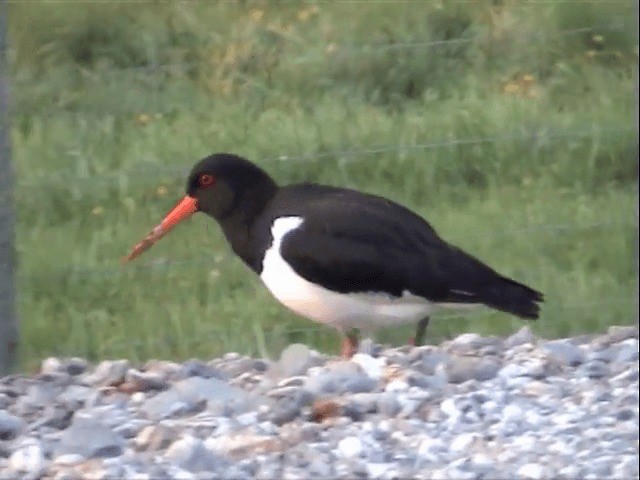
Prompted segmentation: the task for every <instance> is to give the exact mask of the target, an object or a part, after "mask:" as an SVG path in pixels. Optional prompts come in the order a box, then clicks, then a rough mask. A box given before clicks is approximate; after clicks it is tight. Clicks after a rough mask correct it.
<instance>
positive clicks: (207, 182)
mask: <svg viewBox="0 0 640 480" xmlns="http://www.w3.org/2000/svg"><path fill="white" fill-rule="evenodd" d="M215 181H216V178H215V177H214V176H213V175H210V174H208V173H203V174H202V175H200V178H199V179H198V183H199V184H200V186H201V187H204V188H206V187H210V186H212V185H213V184H214V183H215Z"/></svg>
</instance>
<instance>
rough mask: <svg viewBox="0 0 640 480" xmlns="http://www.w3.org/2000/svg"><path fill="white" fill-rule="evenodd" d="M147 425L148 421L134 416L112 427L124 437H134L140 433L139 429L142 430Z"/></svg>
mask: <svg viewBox="0 0 640 480" xmlns="http://www.w3.org/2000/svg"><path fill="white" fill-rule="evenodd" d="M148 425H149V421H147V420H143V419H141V418H135V419H133V420H130V421H128V422H125V423H123V424H122V425H119V426H117V427H116V428H114V429H113V431H114V432H115V433H117V434H118V435H121V436H122V437H124V438H134V437H135V436H136V435H138V434H139V433H140V431H142V429H144V428H145V427H147V426H148Z"/></svg>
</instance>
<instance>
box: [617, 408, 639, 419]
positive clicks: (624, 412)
mask: <svg viewBox="0 0 640 480" xmlns="http://www.w3.org/2000/svg"><path fill="white" fill-rule="evenodd" d="M635 417H636V414H635V412H634V411H633V410H631V409H629V408H623V409H621V410H619V411H618V413H616V420H619V421H621V422H626V421H627V420H632V419H634V418H635Z"/></svg>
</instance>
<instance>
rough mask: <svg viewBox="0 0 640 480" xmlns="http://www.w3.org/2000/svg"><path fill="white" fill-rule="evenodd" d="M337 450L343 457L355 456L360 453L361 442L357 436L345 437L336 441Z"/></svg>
mask: <svg viewBox="0 0 640 480" xmlns="http://www.w3.org/2000/svg"><path fill="white" fill-rule="evenodd" d="M338 451H339V452H340V454H341V455H342V456H343V457H346V458H355V457H358V456H360V454H361V453H362V442H361V441H360V439H359V438H358V437H346V438H343V439H342V440H340V441H339V442H338Z"/></svg>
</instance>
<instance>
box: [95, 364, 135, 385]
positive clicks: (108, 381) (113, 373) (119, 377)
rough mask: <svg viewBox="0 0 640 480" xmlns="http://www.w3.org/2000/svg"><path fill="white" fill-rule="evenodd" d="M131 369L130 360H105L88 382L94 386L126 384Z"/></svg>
mask: <svg viewBox="0 0 640 480" xmlns="http://www.w3.org/2000/svg"><path fill="white" fill-rule="evenodd" d="M128 369H129V361H128V360H105V361H103V362H100V364H99V365H98V367H97V368H96V369H95V371H94V372H93V373H92V374H89V375H88V376H87V378H86V381H87V382H88V383H90V384H92V385H101V386H114V385H119V384H121V383H122V382H124V377H125V375H126V374H127V370H128Z"/></svg>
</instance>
